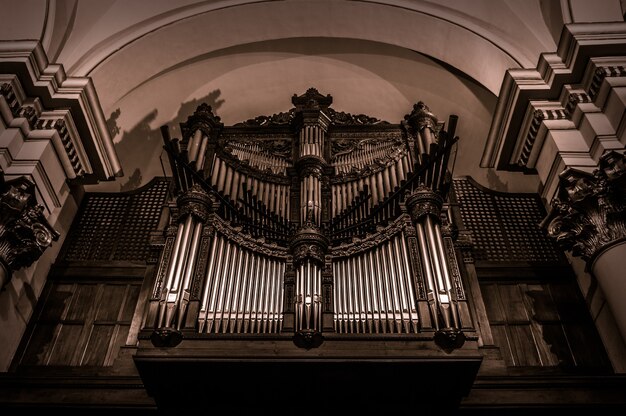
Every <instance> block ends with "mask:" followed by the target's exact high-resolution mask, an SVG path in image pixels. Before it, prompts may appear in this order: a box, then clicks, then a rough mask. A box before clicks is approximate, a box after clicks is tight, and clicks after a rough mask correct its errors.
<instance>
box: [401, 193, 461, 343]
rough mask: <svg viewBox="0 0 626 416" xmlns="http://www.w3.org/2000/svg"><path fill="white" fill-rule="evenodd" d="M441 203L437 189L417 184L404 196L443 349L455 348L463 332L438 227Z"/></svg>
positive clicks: (436, 338) (437, 332) (439, 226)
mask: <svg viewBox="0 0 626 416" xmlns="http://www.w3.org/2000/svg"><path fill="white" fill-rule="evenodd" d="M443 202H444V201H443V197H442V196H441V195H440V194H439V193H438V192H435V191H433V190H432V189H431V188H430V187H427V186H420V187H418V188H417V189H416V190H415V191H414V192H413V193H412V194H411V195H409V196H408V197H407V199H406V206H407V209H408V211H409V214H410V216H411V220H412V221H413V224H414V226H415V229H416V231H417V239H418V245H419V249H420V257H421V259H422V267H423V272H424V276H425V277H426V286H427V288H426V292H427V293H426V296H427V299H428V303H429V306H430V311H431V316H432V323H433V326H434V327H435V329H436V333H435V341H436V342H437V343H438V344H439V345H441V346H442V347H443V348H458V347H460V346H462V345H463V343H464V342H465V335H464V334H463V332H462V331H461V322H460V319H459V310H458V305H457V299H456V293H455V292H456V290H455V288H454V286H453V281H452V270H451V267H450V265H449V262H448V258H447V255H446V246H445V244H444V241H443V235H442V230H441V217H440V216H441V209H442V207H443ZM458 284H460V282H459V283H458Z"/></svg>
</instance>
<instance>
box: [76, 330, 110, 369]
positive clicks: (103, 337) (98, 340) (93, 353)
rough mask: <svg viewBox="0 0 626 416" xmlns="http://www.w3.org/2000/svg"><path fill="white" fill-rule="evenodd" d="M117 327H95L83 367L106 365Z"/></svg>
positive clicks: (87, 347)
mask: <svg viewBox="0 0 626 416" xmlns="http://www.w3.org/2000/svg"><path fill="white" fill-rule="evenodd" d="M114 329H115V325H94V326H93V327H92V329H91V334H90V336H89V341H88V342H87V346H86V348H85V353H84V355H83V358H82V362H81V365H104V362H105V359H106V356H107V352H108V351H109V344H110V341H111V335H112V334H113V330H114Z"/></svg>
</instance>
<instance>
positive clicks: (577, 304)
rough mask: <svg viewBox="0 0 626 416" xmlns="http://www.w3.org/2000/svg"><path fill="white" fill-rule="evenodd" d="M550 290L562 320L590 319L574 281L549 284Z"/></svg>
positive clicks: (580, 320)
mask: <svg viewBox="0 0 626 416" xmlns="http://www.w3.org/2000/svg"><path fill="white" fill-rule="evenodd" d="M550 291H551V293H552V298H553V299H554V303H555V304H556V307H557V309H558V312H559V315H560V316H561V319H562V320H563V321H568V322H584V321H588V320H589V319H590V316H589V312H588V311H587V309H586V306H584V300H583V297H582V294H581V293H580V290H579V289H578V286H577V285H576V283H575V282H571V283H570V282H563V283H553V284H551V285H550Z"/></svg>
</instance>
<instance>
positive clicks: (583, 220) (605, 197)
mask: <svg viewBox="0 0 626 416" xmlns="http://www.w3.org/2000/svg"><path fill="white" fill-rule="evenodd" d="M550 205H551V210H550V213H549V214H548V216H547V217H546V218H544V220H543V221H542V223H541V225H542V227H543V228H544V229H545V230H546V232H547V234H548V236H549V237H552V238H554V239H555V240H556V242H557V244H558V245H559V246H560V247H561V248H562V249H564V250H566V251H571V253H572V255H574V256H579V257H581V258H582V259H583V260H585V261H587V264H588V265H590V264H591V260H593V259H594V257H595V256H597V255H598V254H599V253H600V252H601V251H602V250H603V249H604V248H606V247H608V246H610V245H611V244H612V243H615V242H617V241H621V240H624V239H626V152H622V153H619V152H617V151H609V152H606V153H605V154H604V155H603V156H602V157H601V158H600V165H599V167H598V169H596V170H594V171H593V173H588V172H584V171H580V170H577V169H573V168H567V169H565V170H564V171H563V172H562V173H561V174H560V175H559V188H558V190H557V194H556V196H555V197H554V198H553V199H552V201H551V203H550Z"/></svg>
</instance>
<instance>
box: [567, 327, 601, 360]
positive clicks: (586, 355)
mask: <svg viewBox="0 0 626 416" xmlns="http://www.w3.org/2000/svg"><path fill="white" fill-rule="evenodd" d="M563 328H564V329H565V335H566V336H567V340H568V341H569V347H570V348H571V350H572V354H573V357H574V361H575V363H576V365H577V366H579V367H586V368H592V367H596V368H597V367H603V366H607V367H608V365H609V362H608V360H607V358H606V353H605V351H604V349H603V347H602V346H601V345H600V342H599V341H598V338H597V337H593V336H590V333H591V331H590V328H585V326H584V325H583V324H579V323H568V324H564V325H563Z"/></svg>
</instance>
